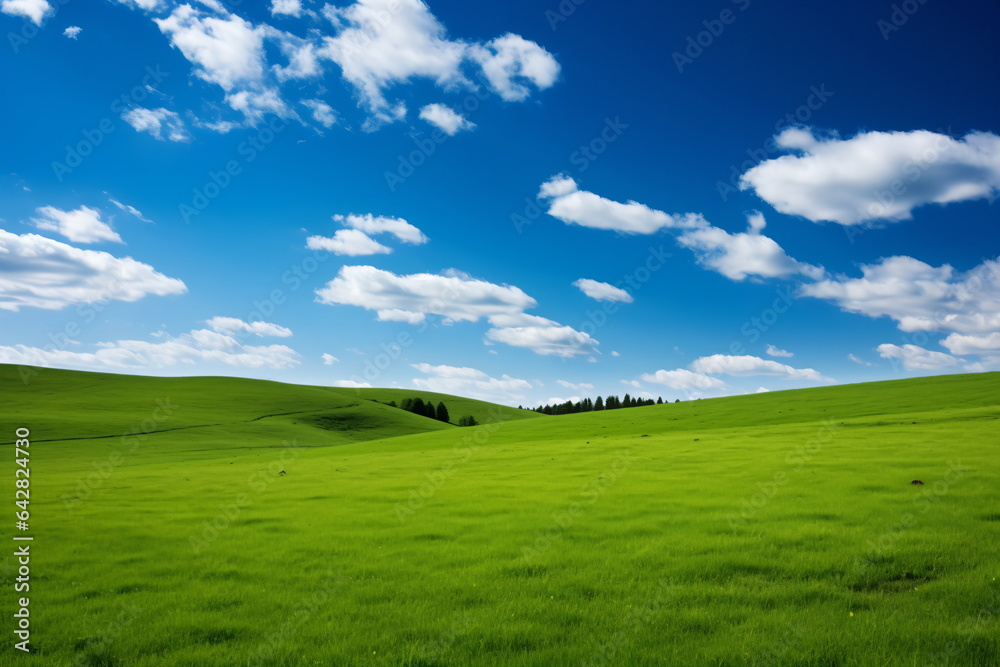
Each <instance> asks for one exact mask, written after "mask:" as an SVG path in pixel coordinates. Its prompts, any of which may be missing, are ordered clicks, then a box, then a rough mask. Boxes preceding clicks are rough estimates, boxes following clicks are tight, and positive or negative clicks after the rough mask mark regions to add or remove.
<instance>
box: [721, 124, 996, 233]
mask: <svg viewBox="0 0 1000 667" xmlns="http://www.w3.org/2000/svg"><path fill="white" fill-rule="evenodd" d="M776 141H777V143H778V145H779V146H780V147H782V148H785V149H788V150H794V151H798V152H800V153H801V154H800V155H783V156H781V157H778V158H775V159H773V160H766V161H765V162H762V163H761V164H759V165H757V166H756V167H753V168H752V169H750V170H749V171H747V172H746V173H745V174H743V176H742V179H741V182H740V187H741V188H742V189H744V190H745V189H748V188H752V189H753V190H754V191H755V192H756V193H757V195H758V196H759V197H761V198H762V199H764V200H765V201H767V202H768V203H769V204H771V205H772V206H774V207H775V208H776V209H777V210H778V211H780V212H782V213H786V214H788V215H800V216H802V217H804V218H807V219H809V220H812V221H814V222H819V221H831V222H837V223H840V224H842V225H856V224H860V223H864V222H866V221H870V220H886V221H898V220H909V219H910V218H911V217H912V214H913V210H914V209H916V208H918V207H920V206H924V205H926V204H949V203H952V202H959V201H966V200H972V199H984V198H992V197H995V196H996V194H997V191H998V190H1000V137H998V136H997V135H995V134H992V133H988V132H971V133H969V134H967V135H965V137H963V138H961V139H953V138H951V137H949V136H947V135H943V134H937V133H935V132H928V131H926V130H916V131H912V132H864V133H860V134H858V135H856V136H854V137H852V138H851V139H839V138H836V137H829V138H818V137H816V136H815V134H814V133H813V132H812V131H811V130H809V129H803V128H791V129H788V130H785V131H784V132H782V133H781V134H779V135H778V136H777V137H776Z"/></svg>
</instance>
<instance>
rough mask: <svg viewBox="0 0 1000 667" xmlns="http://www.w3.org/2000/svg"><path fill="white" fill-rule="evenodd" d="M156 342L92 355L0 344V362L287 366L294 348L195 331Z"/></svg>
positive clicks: (109, 346)
mask: <svg viewBox="0 0 1000 667" xmlns="http://www.w3.org/2000/svg"><path fill="white" fill-rule="evenodd" d="M159 337H160V338H161V339H163V340H161V341H160V342H149V341H141V340H118V341H114V342H108V343H98V344H97V345H96V346H95V347H96V348H97V349H96V351H94V352H70V351H67V350H56V349H49V350H43V349H41V348H37V347H28V346H25V345H15V346H12V347H11V346H0V363H8V364H28V365H32V366H52V367H66V366H68V367H82V368H88V369H89V368H97V369H101V368H104V369H107V368H113V369H118V368H165V367H169V366H178V365H200V364H205V363H221V364H226V365H228V366H238V367H241V368H274V369H282V368H291V367H293V366H296V365H298V364H299V361H298V356H299V355H298V354H297V353H296V352H295V350H293V349H291V348H289V347H286V346H284V345H268V346H250V345H242V344H241V343H239V342H238V341H237V340H235V339H234V338H232V337H230V336H225V335H222V334H219V333H216V332H214V331H209V330H207V329H198V330H195V331H191V332H190V333H186V334H181V335H180V336H177V337H170V336H166V335H161V336H159Z"/></svg>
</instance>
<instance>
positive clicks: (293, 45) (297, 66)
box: [260, 25, 323, 83]
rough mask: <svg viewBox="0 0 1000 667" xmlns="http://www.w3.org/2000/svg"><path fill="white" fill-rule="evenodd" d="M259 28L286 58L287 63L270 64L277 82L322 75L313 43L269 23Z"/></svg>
mask: <svg viewBox="0 0 1000 667" xmlns="http://www.w3.org/2000/svg"><path fill="white" fill-rule="evenodd" d="M260 29H261V30H262V31H263V33H264V36H265V37H267V38H268V39H271V40H273V41H275V42H277V43H278V50H279V51H281V55H282V56H284V57H285V59H287V60H288V64H287V65H284V66H282V65H272V66H271V71H272V72H274V75H275V77H276V78H277V79H278V81H279V82H281V83H284V82H286V81H291V80H295V79H314V78H319V77H320V76H322V74H323V66H322V65H321V64H320V58H319V53H317V50H316V44H315V43H313V42H311V41H309V40H307V39H302V38H301V37H297V36H296V35H293V34H291V33H288V32H285V31H284V30H278V29H277V28H274V27H272V26H269V25H263V26H261V28H260Z"/></svg>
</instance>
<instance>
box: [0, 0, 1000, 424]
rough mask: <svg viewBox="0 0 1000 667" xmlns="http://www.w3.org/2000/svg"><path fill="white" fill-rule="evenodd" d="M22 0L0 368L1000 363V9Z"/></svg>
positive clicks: (741, 375)
mask: <svg viewBox="0 0 1000 667" xmlns="http://www.w3.org/2000/svg"><path fill="white" fill-rule="evenodd" d="M856 5H857V6H847V7H845V6H843V5H836V6H835V5H821V6H813V5H811V4H803V5H802V6H794V7H790V6H788V5H787V3H786V4H785V5H782V6H775V5H773V4H768V3H763V2H760V1H759V0H736V1H719V2H700V3H613V4H612V3H598V2H587V1H584V0H575V1H573V0H563V1H562V2H558V1H556V0H553V1H551V2H528V1H520V2H507V3H492V4H489V3H487V4H480V3H475V4H472V5H470V4H469V3H457V2H430V3H427V4H424V3H422V2H419V1H418V0H364V1H362V2H355V3H347V2H339V3H332V4H327V3H322V2H310V1H309V0H274V2H261V3H251V2H232V1H231V2H228V3H227V2H222V1H221V0H219V1H217V0H200V1H192V2H190V3H182V2H177V1H176V0H114V1H112V0H102V1H99V2H79V1H77V2H73V1H72V0H68V1H65V2H60V1H59V0H0V27H2V32H3V34H5V35H6V37H5V39H4V40H3V41H4V44H0V59H2V69H0V71H2V72H3V74H2V79H0V81H2V86H3V88H4V93H5V99H6V100H7V103H6V104H4V105H3V106H2V109H0V114H2V116H3V121H4V127H5V128H7V133H6V136H5V146H4V149H3V151H2V153H0V155H2V160H3V165H2V166H3V169H2V172H0V203H2V206H0V219H2V222H0V230H2V231H0V362H4V363H14V364H34V365H41V366H52V367H63V368H79V369H87V370H101V371H108V372H117V373H137V374H151V375H237V376H246V377H259V378H269V379H274V380H280V381H285V382H295V383H309V384H322V385H342V386H356V385H363V384H369V385H373V386H401V387H412V388H414V389H415V390H420V389H425V390H435V391H443V392H449V393H456V394H463V395H469V396H475V397H478V398H484V399H488V400H495V401H498V402H502V403H507V404H512V405H517V404H523V405H536V404H538V403H539V402H547V401H550V400H554V399H569V398H574V397H583V396H596V395H598V394H602V395H607V394H611V393H614V394H623V393H625V392H630V393H632V394H634V395H643V396H645V395H649V396H663V397H664V398H666V399H669V400H673V399H676V398H680V399H682V400H684V399H689V398H695V397H700V396H717V395H727V394H738V393H747V392H755V391H758V390H760V389H762V388H763V389H767V390H771V391H774V390H780V389H787V388H796V387H808V386H822V385H828V384H831V383H834V382H836V383H850V382H859V381H867V380H879V379H890V378H900V377H908V376H914V375H928V374H937V373H957V372H968V371H986V370H996V369H998V368H1000V266H998V264H997V262H996V260H997V249H998V247H1000V243H998V242H1000V232H998V227H997V213H998V209H997V206H996V205H995V204H994V200H995V198H996V195H997V192H998V190H1000V136H998V132H1000V117H998V112H997V109H998V106H997V93H996V90H997V83H998V78H1000V77H998V73H1000V64H998V63H1000V58H998V55H1000V53H998V47H997V46H996V40H995V33H996V29H997V25H998V23H997V21H998V18H1000V10H998V9H997V8H994V7H988V6H984V5H982V3H973V2H952V3H943V2H937V1H935V0H927V1H926V2H923V3H920V2H918V1H917V0H911V1H910V2H904V3H895V4H894V3H884V4H883V3H879V2H874V3H856Z"/></svg>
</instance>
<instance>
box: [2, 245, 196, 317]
mask: <svg viewBox="0 0 1000 667" xmlns="http://www.w3.org/2000/svg"><path fill="white" fill-rule="evenodd" d="M186 291H187V287H186V286H185V285H184V283H183V282H181V281H180V280H177V279H176V278H168V277H167V276H165V275H163V274H162V273H157V272H156V271H155V270H154V269H153V267H151V266H149V265H148V264H143V263H141V262H137V261H136V260H134V259H132V258H131V257H125V258H122V259H119V258H117V257H114V256H112V255H110V254H108V253H106V252H98V251H95V250H82V249H80V248H75V247H73V246H70V245H67V244H65V243H60V242H59V241H54V240H52V239H48V238H45V237H44V236H38V235H37V234H24V235H20V236H19V235H17V234H11V233H10V232H7V231H5V230H2V229H0V310H12V311H15V312H16V311H18V310H19V309H21V308H23V307H30V308H43V309H47V310H57V309H59V308H64V307H65V306H68V305H71V304H87V303H97V302H102V301H106V300H109V299H113V300H116V301H138V300H139V299H141V298H143V297H144V296H147V295H150V294H155V295H159V296H165V295H171V294H183V293H185V292H186Z"/></svg>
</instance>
